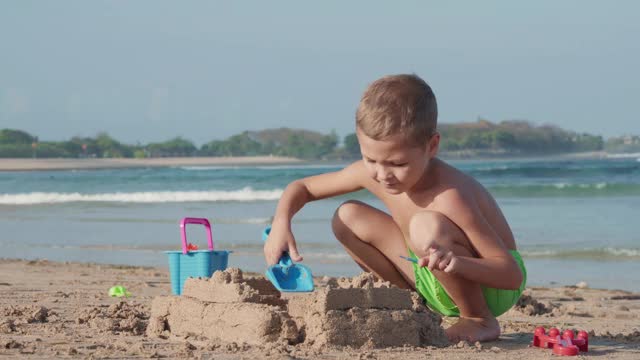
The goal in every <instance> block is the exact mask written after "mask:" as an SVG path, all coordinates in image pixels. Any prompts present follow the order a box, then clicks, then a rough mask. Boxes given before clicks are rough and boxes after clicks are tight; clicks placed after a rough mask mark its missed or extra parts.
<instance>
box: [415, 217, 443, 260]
mask: <svg viewBox="0 0 640 360" xmlns="http://www.w3.org/2000/svg"><path fill="white" fill-rule="evenodd" d="M450 221H451V220H449V219H448V218H447V217H446V216H444V215H442V214H441V213H439V212H436V211H421V212H418V213H416V214H415V215H413V216H412V217H411V221H410V222H409V246H410V247H411V250H413V252H414V253H416V254H417V255H419V256H424V255H425V254H427V253H428V251H429V247H430V246H433V245H438V246H444V247H450V246H451V244H450V242H451V241H450V234H449V233H448V231H447V229H448V228H449V222H450Z"/></svg>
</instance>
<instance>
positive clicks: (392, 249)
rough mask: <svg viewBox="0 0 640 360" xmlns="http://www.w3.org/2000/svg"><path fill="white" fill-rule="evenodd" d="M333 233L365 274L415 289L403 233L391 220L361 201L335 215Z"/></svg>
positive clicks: (347, 203)
mask: <svg viewBox="0 0 640 360" xmlns="http://www.w3.org/2000/svg"><path fill="white" fill-rule="evenodd" d="M332 227H333V232H334V233H335V235H336V238H337V239H338V240H339V241H340V242H341V243H342V245H343V246H344V247H345V249H346V250H347V252H348V253H349V255H351V257H352V258H353V259H354V260H355V261H356V262H357V263H358V265H360V267H362V268H363V269H364V270H365V271H368V272H372V273H374V274H376V276H378V277H379V278H381V279H383V280H385V281H389V282H391V283H392V284H394V285H396V286H398V287H400V288H404V289H414V288H415V275H414V273H413V267H412V266H411V263H409V262H408V261H406V260H403V259H401V258H400V255H403V256H406V255H407V246H406V244H405V241H404V236H403V234H402V231H400V229H399V228H398V226H397V225H396V223H395V222H394V221H393V219H392V218H391V216H389V215H388V214H386V213H384V212H383V211H380V210H378V209H376V208H374V207H372V206H369V205H367V204H365V203H362V202H360V201H354V200H351V201H347V202H345V203H343V204H342V205H340V207H338V209H337V210H336V212H335V214H334V215H333V221H332Z"/></svg>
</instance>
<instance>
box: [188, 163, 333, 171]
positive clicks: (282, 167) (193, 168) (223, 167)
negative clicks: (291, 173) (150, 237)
mask: <svg viewBox="0 0 640 360" xmlns="http://www.w3.org/2000/svg"><path fill="white" fill-rule="evenodd" d="M342 167H344V165H343V164H306V165H260V166H251V165H247V166H238V165H228V166H227V165H214V166H179V167H178V168H180V169H182V170H187V171H206V170H239V169H259V170H300V169H334V168H342Z"/></svg>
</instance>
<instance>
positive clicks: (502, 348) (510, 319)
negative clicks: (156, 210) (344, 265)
mask: <svg viewBox="0 0 640 360" xmlns="http://www.w3.org/2000/svg"><path fill="white" fill-rule="evenodd" d="M253 276H261V275H257V274H253ZM316 281H317V283H322V282H323V281H325V282H326V281H327V279H326V278H325V279H320V278H319V279H316ZM114 285H122V286H125V287H126V289H127V290H128V291H129V292H130V293H131V297H129V298H116V297H109V296H108V293H107V292H108V289H109V288H110V287H111V286H114ZM582 285H584V284H582ZM582 285H581V286H579V287H576V286H570V287H558V288H542V287H533V288H528V289H527V290H526V291H525V296H524V297H523V300H524V301H523V302H522V303H521V304H520V305H519V306H517V307H516V308H514V309H512V310H510V311H509V312H508V313H506V314H505V315H503V316H501V317H500V318H499V320H500V323H501V327H502V335H501V337H500V338H499V340H497V341H492V342H487V343H482V344H469V343H465V342H461V343H456V344H449V345H447V346H443V347H434V346H428V347H401V348H383V349H374V348H359V349H352V348H330V347H327V348H322V349H310V348H307V347H305V346H304V345H296V346H293V345H281V346H278V347H269V348H264V347H260V346H255V345H247V344H242V343H223V342H220V341H216V340H215V339H208V338H204V337H201V336H196V335H192V336H189V335H186V336H176V335H171V336H168V337H151V336H148V335H147V334H146V333H145V329H146V327H147V325H148V321H149V314H150V309H151V302H152V300H153V299H154V298H155V297H157V296H166V295H169V294H170V282H169V276H168V272H167V270H166V269H164V268H155V267H136V266H115V265H101V264H95V263H75V262H51V261H46V260H32V261H26V260H6V259H5V260H0V289H1V291H0V356H6V357H21V358H54V357H55V358H61V357H64V358H85V359H87V358H187V357H195V358H203V359H211V358H215V359H240V358H245V359H247V358H251V359H253V358H267V359H292V358H301V359H311V358H313V359H354V358H356V359H410V360H411V359H424V358H434V359H467V358H470V357H471V358H492V359H514V358H518V359H551V358H553V355H552V353H551V350H549V349H541V348H537V347H531V346H530V343H531V341H532V337H533V332H534V330H535V328H536V327H537V326H544V327H547V328H549V327H552V326H556V327H559V328H562V329H567V328H571V329H575V330H585V331H587V332H588V333H589V352H588V353H586V354H581V355H584V356H581V357H580V358H586V357H593V356H595V357H601V358H606V359H637V358H638V357H640V328H639V325H638V324H640V294H638V293H632V292H627V291H617V290H598V289H591V288H589V287H583V286H582ZM98 315H99V316H98ZM97 320H100V321H97ZM454 320H455V319H452V318H444V319H443V322H442V325H443V326H444V327H445V328H446V327H447V326H449V325H450V324H451V323H452V322H453V321H454ZM344 336H349V334H344Z"/></svg>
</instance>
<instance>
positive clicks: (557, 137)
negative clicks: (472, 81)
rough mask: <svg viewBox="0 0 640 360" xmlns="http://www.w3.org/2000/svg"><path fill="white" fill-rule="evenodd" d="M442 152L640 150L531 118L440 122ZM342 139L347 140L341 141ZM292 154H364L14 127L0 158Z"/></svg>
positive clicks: (254, 136)
mask: <svg viewBox="0 0 640 360" xmlns="http://www.w3.org/2000/svg"><path fill="white" fill-rule="evenodd" d="M438 131H439V132H440V134H441V142H440V151H441V152H442V153H443V154H445V155H447V154H448V155H452V156H473V155H483V154H486V155H538V154H553V153H569V152H582V151H600V150H612V151H618V152H620V151H622V152H624V151H629V149H631V150H633V149H640V138H638V137H637V136H627V137H621V138H610V139H608V140H607V141H606V142H605V140H604V139H603V138H602V136H598V135H591V134H586V133H576V132H573V131H567V130H563V129H561V128H559V127H556V126H552V125H543V126H534V125H532V124H530V123H528V122H526V121H503V122H500V123H492V122H490V121H487V120H478V121H477V122H472V123H458V124H440V125H439V126H438ZM340 140H342V141H340ZM257 155H275V156H291V157H297V158H301V159H352V158H357V157H359V156H360V147H359V145H358V139H357V137H356V135H355V133H351V134H348V135H347V136H345V137H344V138H343V139H340V138H339V137H338V135H337V134H336V133H335V132H334V131H332V132H331V133H329V134H322V133H319V132H315V131H309V130H301V129H290V128H279V129H267V130H262V131H244V132H242V133H240V134H236V135H233V136H230V137H229V138H227V139H224V140H212V141H210V142H208V143H205V144H203V145H202V146H200V147H198V146H196V145H195V144H194V143H193V142H191V141H190V140H188V139H184V138H182V137H176V138H173V139H169V140H167V141H164V142H157V143H149V144H135V145H131V144H124V143H121V142H119V141H117V140H115V139H114V138H112V137H111V136H109V135H108V134H107V133H99V134H98V135H96V136H95V137H72V138H71V139H70V140H67V141H41V140H40V139H39V138H38V137H37V136H34V135H32V134H29V133H27V132H25V131H21V130H14V129H3V130H0V157H5V158H6V157H13V158H26V157H38V158H78V157H96V158H118V157H124V158H131V157H136V158H144V157H175V156H257Z"/></svg>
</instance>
